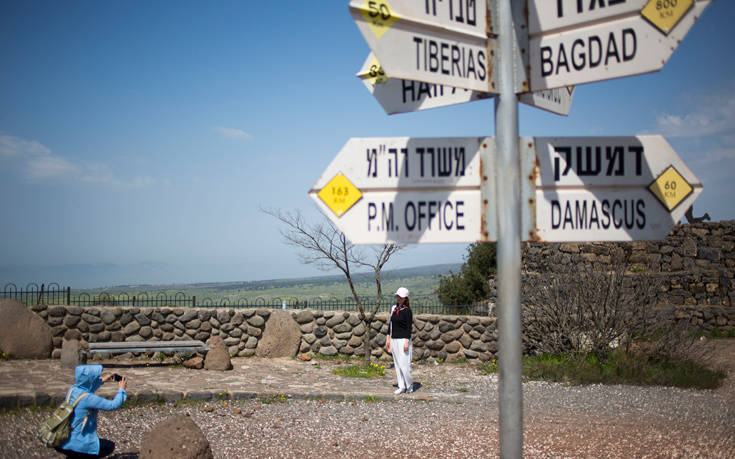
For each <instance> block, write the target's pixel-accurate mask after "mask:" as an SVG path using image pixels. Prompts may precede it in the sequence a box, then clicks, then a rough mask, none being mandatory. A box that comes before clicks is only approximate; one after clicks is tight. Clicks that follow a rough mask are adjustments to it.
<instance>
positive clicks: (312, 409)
mask: <svg viewBox="0 0 735 459" xmlns="http://www.w3.org/2000/svg"><path fill="white" fill-rule="evenodd" d="M732 344H735V340H734V341H733V343H732ZM732 348H735V347H731V349H732ZM730 363H732V361H730ZM325 370H328V369H326V368H325ZM422 371H423V372H424V373H423V374H424V375H425V379H424V381H425V382H424V387H426V388H429V387H430V388H431V390H433V391H435V390H438V389H440V390H442V391H446V393H451V394H456V397H453V398H449V399H447V398H444V399H441V400H434V401H432V400H418V399H415V398H414V399H408V398H398V399H397V400H389V401H378V402H366V401H353V402H343V401H342V402H340V401H309V400H286V401H270V403H269V400H258V399H254V400H247V401H243V402H232V401H230V402H206V403H180V404H178V405H174V404H160V405H158V404H155V405H138V406H130V407H126V408H123V409H121V410H118V411H115V412H109V413H101V414H100V417H99V432H100V435H101V436H102V437H103V438H109V439H112V440H113V441H115V442H116V444H117V449H116V453H117V454H116V457H126V458H131V457H137V448H138V447H139V445H140V444H141V441H142V438H143V435H144V434H145V432H147V431H148V430H149V429H150V428H151V427H152V426H154V425H155V424H156V423H158V422H160V421H161V420H163V419H165V418H166V417H168V416H172V415H175V414H184V415H188V416H191V418H192V419H193V420H194V421H195V422H196V423H197V425H199V427H200V428H201V429H202V431H203V432H204V434H205V435H206V437H207V438H208V440H209V442H210V445H211V447H212V451H213V453H214V456H215V457H217V458H234V457H253V458H256V457H288V458H291V457H293V458H312V457H313V458H321V457H328V458H330V457H335V458H336V457H339V458H343V457H361V458H362V457H381V458H385V457H431V458H444V457H447V458H449V457H452V458H456V457H473V458H474V457H497V456H498V451H499V448H498V424H497V423H498V408H497V406H498V383H497V376H496V375H489V376H483V375H480V374H479V373H478V372H477V370H476V369H475V368H474V367H472V366H469V365H448V364H446V365H439V366H428V367H427V368H422ZM426 376H428V377H426ZM731 380H732V378H730V381H731ZM730 381H728V382H730ZM523 391H524V392H523V395H524V445H523V452H524V455H525V456H526V457H534V458H535V457H539V458H542V457H553V458H560V457H605V458H616V457H619V458H630V457H684V458H690V457H715V458H717V457H722V458H732V457H735V396H734V394H733V391H732V384H725V385H724V386H723V387H721V388H720V389H717V390H714V391H691V390H681V389H675V388H663V387H633V386H600V385H594V386H567V385H564V384H551V383H543V382H528V383H524V385H523ZM49 412H50V411H49V410H48V409H23V410H16V411H12V412H8V413H4V414H0V433H1V435H0V457H3V458H26V457H60V455H59V454H57V453H55V452H54V451H52V450H48V449H46V448H44V447H42V446H41V445H40V443H39V442H38V441H37V440H36V439H35V432H36V429H37V427H38V425H39V424H40V423H41V422H42V420H43V419H44V418H45V417H46V416H47V415H48V413H49Z"/></svg>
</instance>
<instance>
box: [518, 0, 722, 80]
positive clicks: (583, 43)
mask: <svg viewBox="0 0 735 459" xmlns="http://www.w3.org/2000/svg"><path fill="white" fill-rule="evenodd" d="M709 3H710V0H696V1H695V0H601V1H599V2H598V1H593V2H587V1H585V2H581V1H577V0H557V1H549V0H528V7H529V8H528V10H529V15H528V29H529V30H528V32H529V61H530V62H529V64H530V68H531V75H530V80H531V90H533V91H538V90H541V89H549V88H558V87H562V86H569V85H577V84H582V83H589V82H593V81H601V80H607V79H611V78H618V77H624V76H630V75H637V74H641V73H648V72H655V71H657V70H660V69H661V68H662V67H663V66H664V64H665V63H666V61H667V60H668V59H669V57H670V56H671V54H672V53H673V52H674V50H675V49H676V48H677V46H679V43H681V40H683V39H684V36H685V35H686V33H687V32H688V31H689V29H691V27H692V25H694V22H695V21H696V20H697V18H698V17H699V16H700V15H701V14H702V11H703V10H704V9H705V8H706V7H707V5H709Z"/></svg>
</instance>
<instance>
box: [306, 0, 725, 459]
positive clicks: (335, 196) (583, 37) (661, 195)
mask: <svg viewBox="0 0 735 459" xmlns="http://www.w3.org/2000/svg"><path fill="white" fill-rule="evenodd" d="M710 1H711V0H556V1H554V0H526V1H525V2H520V1H519V2H514V3H511V0H423V1H421V0H413V1H411V0H351V1H350V12H351V14H352V16H353V18H354V19H355V23H356V24H357V27H358V28H359V29H360V32H361V33H362V35H363V37H364V38H365V40H366V41H367V43H368V44H369V45H370V49H371V50H372V52H373V53H374V55H375V57H372V56H371V57H368V61H367V62H366V63H365V65H364V66H363V69H362V70H361V71H360V73H359V74H358V76H360V77H361V78H362V79H363V81H364V82H365V84H366V86H367V87H368V89H370V91H371V92H372V93H373V95H375V97H376V98H377V99H378V101H379V102H380V104H381V105H382V106H383V108H384V109H385V110H386V112H388V113H389V114H393V113H404V112H409V111H416V110H423V109H426V108H433V107H440V106H445V105H451V104H456V103H462V102H469V101H472V100H477V99H480V98H484V97H488V95H490V94H492V95H494V99H495V133H496V138H495V139H492V138H489V137H488V138H471V139H462V138H455V139H453V138H437V139H427V138H421V139H411V138H406V137H403V138H387V139H351V140H350V141H349V142H347V144H346V145H345V146H344V148H343V149H342V150H341V151H340V153H339V154H338V155H337V157H336V158H335V159H334V161H332V163H331V164H330V165H329V167H328V168H327V170H326V171H325V172H324V174H322V176H321V177H320V178H319V180H318V181H317V183H316V184H315V185H314V187H313V188H312V190H310V192H309V194H310V195H311V197H312V198H313V199H314V200H315V201H316V203H317V205H318V206H319V207H320V208H321V209H322V211H324V212H325V213H326V214H327V215H328V216H329V218H330V219H331V220H332V221H333V222H334V223H335V224H336V225H337V227H338V228H339V229H340V230H341V231H342V232H343V233H344V234H345V235H346V236H347V237H348V238H349V239H350V240H351V241H352V242H353V243H356V244H371V243H384V242H390V241H392V242H471V241H492V240H497V241H498V245H497V258H498V272H497V279H498V306H499V307H498V321H497V324H498V350H499V357H500V358H499V373H500V388H499V393H500V397H499V408H500V416H499V418H500V422H499V431H500V432H499V433H500V435H499V439H500V456H501V457H521V455H522V444H523V439H522V418H523V416H522V411H523V408H522V407H523V404H522V384H521V351H522V347H521V333H520V328H521V326H520V273H521V259H520V242H521V240H524V239H526V240H533V241H603V240H605V241H609V240H613V241H631V240H639V239H661V238H663V237H665V236H666V235H667V233H668V232H669V230H670V229H671V227H672V226H673V225H674V224H675V223H676V222H678V221H679V220H680V219H681V218H682V216H683V215H684V213H685V212H686V210H687V209H688V208H689V206H691V205H692V203H693V202H694V200H695V199H696V198H697V197H698V196H699V194H700V193H701V192H702V184H701V183H700V181H699V180H698V179H697V178H696V177H695V176H694V174H693V173H692V172H691V171H690V170H689V168H687V167H686V165H685V164H684V163H683V162H682V161H681V159H680V158H679V157H678V156H677V155H676V153H675V152H674V151H673V150H672V149H671V147H670V146H669V145H668V143H666V141H665V140H664V139H663V138H662V137H661V136H637V137H571V138H537V139H534V138H521V139H519V138H518V102H519V99H520V101H521V102H524V103H528V104H530V105H533V106H536V107H539V108H543V109H545V110H550V111H553V112H555V113H562V114H567V113H568V112H569V105H570V104H571V96H572V89H569V88H572V87H573V86H574V85H577V84H582V83H589V82H593V81H600V80H606V79H611V78H618V77H624V76H629V75H635V74H640V73H647V72H653V71H656V70H659V69H661V68H662V67H663V65H664V64H665V63H666V60H667V59H668V58H669V57H670V56H671V54H672V53H673V51H674V50H675V49H676V47H677V46H678V45H679V43H680V42H681V40H682V39H683V38H684V36H685V35H686V33H687V32H688V31H689V29H690V28H691V27H692V25H693V24H694V22H695V21H696V20H697V18H698V17H699V16H700V15H701V13H702V11H703V10H704V9H705V8H706V7H707V5H709V3H710ZM526 7H527V8H526ZM491 10H492V11H491ZM529 81H530V83H529ZM521 92H525V94H521V95H520V97H519V96H518V94H519V93H521Z"/></svg>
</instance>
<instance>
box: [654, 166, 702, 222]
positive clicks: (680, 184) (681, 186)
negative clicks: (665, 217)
mask: <svg viewBox="0 0 735 459" xmlns="http://www.w3.org/2000/svg"><path fill="white" fill-rule="evenodd" d="M648 189H649V190H651V193H653V195H654V196H656V197H657V198H658V200H659V201H661V204H663V205H664V207H665V208H666V209H668V210H669V211H672V210H674V208H675V207H676V206H678V205H679V203H680V202H681V201H683V200H684V199H685V198H686V197H687V196H689V195H690V194H691V192H692V190H693V188H692V186H691V185H690V184H689V183H688V182H687V181H686V180H685V179H684V177H682V176H681V174H679V171H677V170H676V169H675V168H674V166H669V167H668V168H667V169H666V170H665V171H664V172H663V173H662V174H661V175H659V176H658V178H657V179H656V180H654V181H653V183H651V184H650V185H649V186H648Z"/></svg>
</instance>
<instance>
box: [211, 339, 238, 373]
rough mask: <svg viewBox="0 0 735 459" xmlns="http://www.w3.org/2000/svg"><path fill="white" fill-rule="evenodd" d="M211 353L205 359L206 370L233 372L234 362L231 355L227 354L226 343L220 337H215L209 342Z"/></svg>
mask: <svg viewBox="0 0 735 459" xmlns="http://www.w3.org/2000/svg"><path fill="white" fill-rule="evenodd" d="M207 346H209V351H207V356H206V357H205V358H204V369H205V370H215V371H227V370H232V361H231V360H230V354H229V353H228V352H227V346H225V342H224V341H223V340H222V338H220V337H219V336H213V337H211V338H209V341H207Z"/></svg>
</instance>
